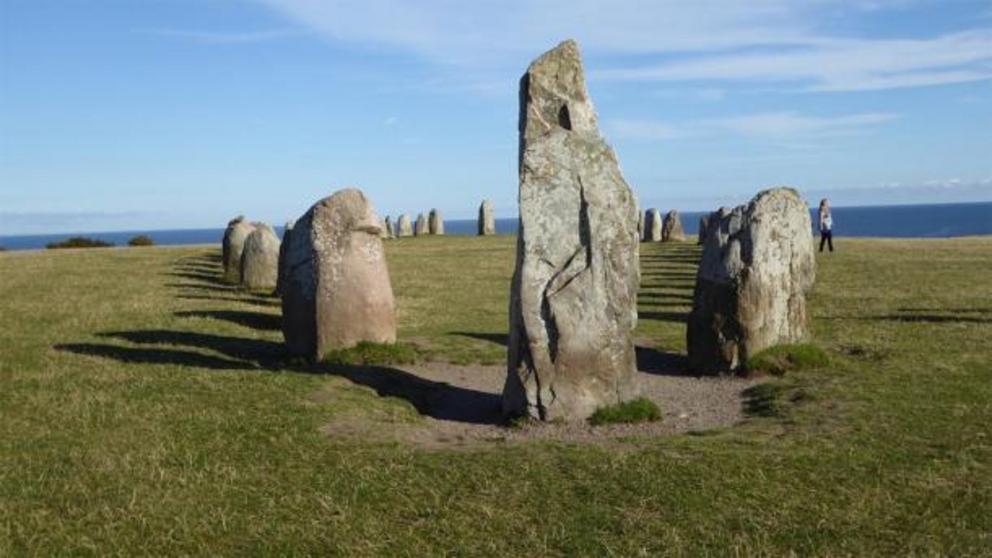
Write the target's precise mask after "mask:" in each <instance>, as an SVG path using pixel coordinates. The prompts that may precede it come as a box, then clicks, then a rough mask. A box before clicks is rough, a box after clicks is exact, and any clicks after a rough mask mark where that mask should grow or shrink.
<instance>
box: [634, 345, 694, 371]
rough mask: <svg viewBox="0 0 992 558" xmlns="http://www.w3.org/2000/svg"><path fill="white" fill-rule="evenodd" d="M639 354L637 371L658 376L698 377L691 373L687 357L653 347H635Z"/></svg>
mask: <svg viewBox="0 0 992 558" xmlns="http://www.w3.org/2000/svg"><path fill="white" fill-rule="evenodd" d="M634 350H635V351H636V352H637V369H638V370H640V371H641V372H644V373H645V374H655V375H658V376H698V374H694V373H692V372H691V371H689V359H688V358H687V357H686V356H685V355H680V354H678V353H669V352H665V351H659V350H657V349H653V348H651V347H642V346H637V347H634Z"/></svg>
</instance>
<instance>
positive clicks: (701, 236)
mask: <svg viewBox="0 0 992 558" xmlns="http://www.w3.org/2000/svg"><path fill="white" fill-rule="evenodd" d="M709 224H710V214H709V213H707V214H705V215H703V216H702V217H700V218H699V230H698V231H697V232H696V243H697V244H702V243H703V240H705V239H706V228H707V227H708V226H709Z"/></svg>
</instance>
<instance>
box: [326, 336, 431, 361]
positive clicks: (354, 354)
mask: <svg viewBox="0 0 992 558" xmlns="http://www.w3.org/2000/svg"><path fill="white" fill-rule="evenodd" d="M416 361H417V349H416V347H414V346H412V345H410V344H407V343H392V344H386V343H372V342H369V341H362V342H361V343H359V344H357V345H355V346H354V347H350V348H348V349H339V350H336V351H330V352H328V353H327V354H326V355H324V362H325V363H327V364H347V365H352V366H355V365H361V366H377V365H378V366H381V365H386V364H413V363H414V362H416Z"/></svg>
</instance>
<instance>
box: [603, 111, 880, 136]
mask: <svg viewBox="0 0 992 558" xmlns="http://www.w3.org/2000/svg"><path fill="white" fill-rule="evenodd" d="M898 118H899V115H898V114H892V113H858V114H846V115H838V116H810V115H803V114H799V113H796V112H763V113H756V114H747V115H742V116H734V117H728V118H716V119H704V120H697V121H692V122H686V123H679V124H675V123H668V122H658V121H650V120H625V119H615V120H610V121H608V122H607V123H606V125H607V127H608V129H609V131H610V135H611V136H615V137H617V138H623V139H631V140H641V141H661V140H670V139H678V138H687V137H705V136H713V135H718V134H726V133H728V132H729V133H732V134H736V135H738V136H743V137H748V138H753V139H760V140H819V139H825V138H831V137H839V136H850V135H856V134H863V133H866V132H869V131H870V130H871V129H873V128H875V127H877V126H880V125H882V124H885V123H887V122H891V121H893V120H896V119H898Z"/></svg>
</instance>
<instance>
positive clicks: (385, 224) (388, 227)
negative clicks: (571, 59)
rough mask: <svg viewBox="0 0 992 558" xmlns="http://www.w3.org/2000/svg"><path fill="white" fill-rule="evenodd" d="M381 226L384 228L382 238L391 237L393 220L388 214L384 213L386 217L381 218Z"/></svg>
mask: <svg viewBox="0 0 992 558" xmlns="http://www.w3.org/2000/svg"><path fill="white" fill-rule="evenodd" d="M382 226H383V227H385V229H386V230H385V234H386V236H385V237H384V238H393V230H394V229H393V220H392V219H390V218H389V215H386V218H385V219H383V220H382Z"/></svg>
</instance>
